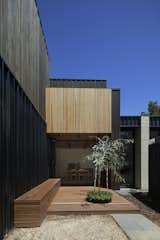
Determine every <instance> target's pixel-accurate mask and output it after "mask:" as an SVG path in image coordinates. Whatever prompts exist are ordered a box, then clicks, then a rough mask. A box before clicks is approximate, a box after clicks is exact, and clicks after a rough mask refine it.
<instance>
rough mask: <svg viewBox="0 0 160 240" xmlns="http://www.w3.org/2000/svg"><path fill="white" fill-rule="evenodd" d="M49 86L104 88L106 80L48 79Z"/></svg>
mask: <svg viewBox="0 0 160 240" xmlns="http://www.w3.org/2000/svg"><path fill="white" fill-rule="evenodd" d="M50 87H59V88H106V87H107V81H106V80H80V79H77V80H76V79H50Z"/></svg>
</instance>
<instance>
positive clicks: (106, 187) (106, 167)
mask: <svg viewBox="0 0 160 240" xmlns="http://www.w3.org/2000/svg"><path fill="white" fill-rule="evenodd" d="M106 188H108V162H107V166H106Z"/></svg>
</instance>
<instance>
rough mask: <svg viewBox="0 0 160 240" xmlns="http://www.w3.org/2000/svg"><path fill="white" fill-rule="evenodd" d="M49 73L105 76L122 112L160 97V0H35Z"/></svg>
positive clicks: (141, 107) (133, 110)
mask: <svg viewBox="0 0 160 240" xmlns="http://www.w3.org/2000/svg"><path fill="white" fill-rule="evenodd" d="M37 2H38V5H39V11H40V15H41V20H42V25H43V29H44V32H45V37H46V41H47V46H48V50H49V56H50V66H51V73H50V75H51V77H53V78H71V79H74V78H76V79H107V80H108V87H113V88H120V89H121V114H123V115H138V114H140V113H141V112H143V111H146V109H147V103H148V101H149V100H157V101H159V102H160V0H37Z"/></svg>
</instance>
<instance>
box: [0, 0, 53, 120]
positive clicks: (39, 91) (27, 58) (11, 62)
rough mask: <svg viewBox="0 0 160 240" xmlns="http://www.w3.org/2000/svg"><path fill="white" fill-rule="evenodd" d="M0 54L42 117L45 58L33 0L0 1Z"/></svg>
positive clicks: (46, 77) (45, 77)
mask: <svg viewBox="0 0 160 240" xmlns="http://www.w3.org/2000/svg"><path fill="white" fill-rule="evenodd" d="M0 55H1V57H2V58H3V60H4V61H5V63H6V64H7V65H8V67H9V69H10V70H11V72H12V73H13V75H14V77H15V78H16V80H17V81H18V82H19V84H20V86H21V87H22V88H23V90H24V92H25V94H26V95H27V97H28V98H29V99H30V101H31V102H32V104H33V105H34V107H35V108H36V110H37V111H38V112H39V113H40V114H41V116H42V117H43V118H44V117H45V87H46V86H47V85H48V83H49V57H48V50H47V46H46V42H45V38H44V34H43V30H42V25H41V20H40V17H39V13H38V8H37V5H36V1H35V0H20V1H19V0H0Z"/></svg>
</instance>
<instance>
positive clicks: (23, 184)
mask: <svg viewBox="0 0 160 240" xmlns="http://www.w3.org/2000/svg"><path fill="white" fill-rule="evenodd" d="M51 148H52V144H51V141H50V139H49V138H47V136H46V125H45V122H44V120H43V119H42V118H41V117H40V115H39V114H38V112H37V111H36V110H35V108H34V107H33V105H32V103H31V102H30V101H29V99H28V98H27V97H26V95H25V93H24V92H23V90H22V89H21V87H20V86H19V84H18V82H17V81H16V79H15V78H14V76H13V75H12V73H11V72H10V70H9V68H8V67H7V65H6V64H5V63H4V61H3V60H2V58H1V57H0V239H3V236H4V235H5V233H7V232H8V231H9V229H11V228H12V225H13V214H14V212H13V201H14V199H15V198H17V197H18V196H20V195H21V194H23V193H24V192H26V191H28V190H30V189H31V188H33V187H34V186H36V185H38V184H39V183H41V182H43V181H44V180H46V179H47V178H48V176H49V166H50V165H53V164H52V163H50V161H52V160H53V159H52V157H51V155H50V154H51V153H52V151H51Z"/></svg>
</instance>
